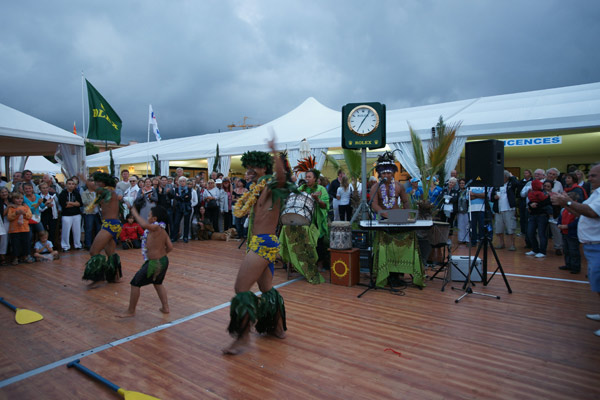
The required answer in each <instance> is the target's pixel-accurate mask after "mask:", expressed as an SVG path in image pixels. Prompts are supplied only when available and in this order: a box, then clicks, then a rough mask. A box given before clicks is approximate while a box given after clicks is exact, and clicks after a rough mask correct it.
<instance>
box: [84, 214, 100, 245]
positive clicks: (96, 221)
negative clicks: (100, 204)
mask: <svg viewBox="0 0 600 400" xmlns="http://www.w3.org/2000/svg"><path fill="white" fill-rule="evenodd" d="M101 227H102V220H101V219H100V214H83V230H84V231H85V240H84V242H83V245H84V246H85V247H86V248H88V249H89V248H90V247H92V242H93V241H94V238H95V237H96V235H97V234H98V232H100V228H101Z"/></svg>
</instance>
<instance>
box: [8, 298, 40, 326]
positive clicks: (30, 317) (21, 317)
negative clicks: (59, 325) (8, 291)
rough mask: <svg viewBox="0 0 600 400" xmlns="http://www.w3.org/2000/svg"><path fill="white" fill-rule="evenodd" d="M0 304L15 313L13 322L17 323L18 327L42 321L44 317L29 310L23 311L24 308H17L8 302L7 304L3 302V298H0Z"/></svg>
mask: <svg viewBox="0 0 600 400" xmlns="http://www.w3.org/2000/svg"><path fill="white" fill-rule="evenodd" d="M0 303H2V304H4V305H5V306H7V307H8V308H10V309H11V310H13V311H14V312H15V321H17V324H19V325H25V324H31V323H33V322H38V321H41V320H42V319H44V317H42V314H40V313H36V312H35V311H31V310H25V309H24V308H17V307H15V306H13V305H12V304H10V303H9V302H7V301H6V300H4V298H3V297H0Z"/></svg>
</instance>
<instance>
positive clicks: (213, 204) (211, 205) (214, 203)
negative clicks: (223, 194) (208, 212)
mask: <svg viewBox="0 0 600 400" xmlns="http://www.w3.org/2000/svg"><path fill="white" fill-rule="evenodd" d="M217 207H219V205H218V204H217V200H215V199H211V200H209V201H208V203H207V204H206V208H217Z"/></svg>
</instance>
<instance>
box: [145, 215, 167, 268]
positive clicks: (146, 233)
mask: <svg viewBox="0 0 600 400" xmlns="http://www.w3.org/2000/svg"><path fill="white" fill-rule="evenodd" d="M152 225H158V226H160V227H161V228H163V229H167V224H165V223H164V222H153V223H152ZM149 232H150V231H149V230H148V229H146V230H145V231H144V235H143V236H142V257H144V261H148V247H146V240H148V233H149Z"/></svg>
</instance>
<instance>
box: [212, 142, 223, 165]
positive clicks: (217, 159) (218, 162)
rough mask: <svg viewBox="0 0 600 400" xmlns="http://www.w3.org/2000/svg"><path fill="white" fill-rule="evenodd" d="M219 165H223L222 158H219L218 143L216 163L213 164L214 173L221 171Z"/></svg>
mask: <svg viewBox="0 0 600 400" xmlns="http://www.w3.org/2000/svg"><path fill="white" fill-rule="evenodd" d="M219 165H221V157H220V156H219V143H217V151H216V154H215V162H214V163H213V169H212V170H213V171H214V172H218V171H219Z"/></svg>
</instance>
